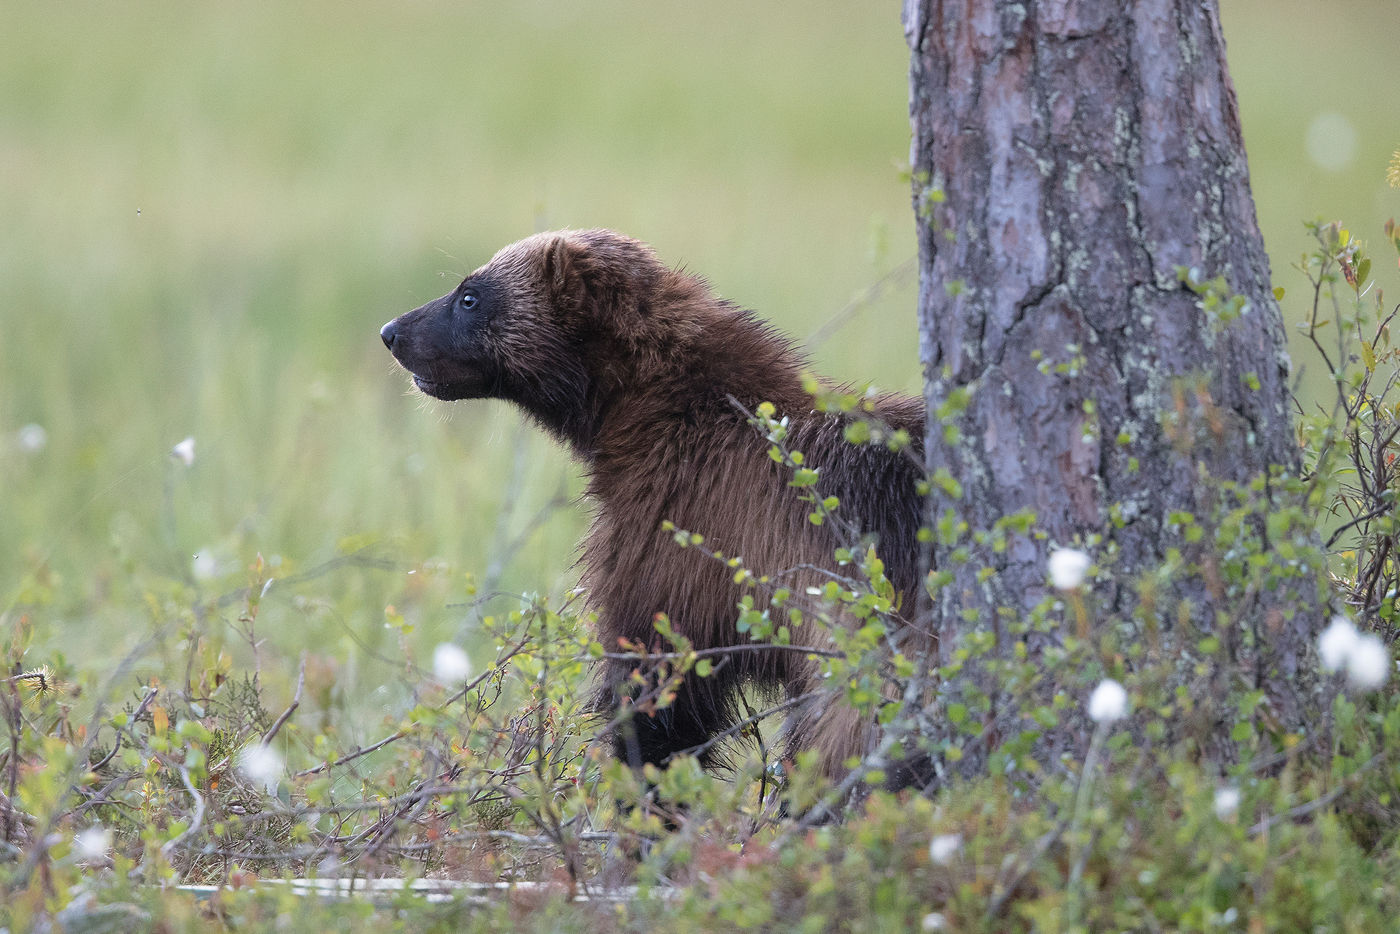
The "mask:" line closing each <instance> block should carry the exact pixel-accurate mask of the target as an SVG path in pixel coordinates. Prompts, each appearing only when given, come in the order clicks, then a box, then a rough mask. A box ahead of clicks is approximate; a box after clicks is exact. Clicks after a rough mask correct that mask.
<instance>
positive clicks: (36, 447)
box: [15, 422, 49, 454]
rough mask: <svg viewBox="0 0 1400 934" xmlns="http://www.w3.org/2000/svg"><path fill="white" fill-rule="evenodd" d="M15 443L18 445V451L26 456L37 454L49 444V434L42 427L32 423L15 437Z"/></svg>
mask: <svg viewBox="0 0 1400 934" xmlns="http://www.w3.org/2000/svg"><path fill="white" fill-rule="evenodd" d="M15 441H16V442H18V443H19V449H20V450H21V451H23V452H24V453H26V454H38V453H39V452H40V451H42V450H43V449H44V448H45V447H47V446H48V443H49V433H48V432H47V431H45V430H44V426H43V425H36V424H34V423H33V422H31V423H29V424H28V425H25V426H24V427H23V428H21V429H20V430H19V433H18V434H16V435H15Z"/></svg>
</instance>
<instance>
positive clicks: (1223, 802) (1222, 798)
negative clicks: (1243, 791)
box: [1215, 785, 1240, 820]
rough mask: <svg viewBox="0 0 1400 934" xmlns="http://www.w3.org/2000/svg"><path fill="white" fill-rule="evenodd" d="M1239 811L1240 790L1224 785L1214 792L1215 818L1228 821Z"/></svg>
mask: <svg viewBox="0 0 1400 934" xmlns="http://www.w3.org/2000/svg"><path fill="white" fill-rule="evenodd" d="M1239 809H1240V790H1239V789H1238V788H1236V787H1235V786H1234V785H1226V786H1225V787H1223V788H1217V789H1216V790H1215V816H1216V817H1218V818H1220V819H1221V820H1229V819H1230V818H1232V817H1234V816H1235V812H1236V811H1238V810H1239Z"/></svg>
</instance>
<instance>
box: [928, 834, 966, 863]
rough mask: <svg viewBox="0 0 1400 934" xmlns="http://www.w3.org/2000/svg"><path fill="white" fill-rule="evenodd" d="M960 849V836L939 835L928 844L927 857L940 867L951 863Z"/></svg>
mask: <svg viewBox="0 0 1400 934" xmlns="http://www.w3.org/2000/svg"><path fill="white" fill-rule="evenodd" d="M960 849H962V834H960V833H941V834H939V835H938V836H936V837H934V838H933V839H932V840H930V841H929V842H928V856H929V859H931V860H933V861H934V862H935V863H937V864H938V865H940V866H946V865H948V864H949V863H950V862H952V860H953V857H954V856H955V855H957V852H958V850H960Z"/></svg>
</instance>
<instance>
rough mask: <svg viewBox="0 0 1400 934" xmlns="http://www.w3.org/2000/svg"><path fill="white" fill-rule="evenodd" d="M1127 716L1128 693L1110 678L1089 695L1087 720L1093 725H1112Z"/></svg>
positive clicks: (1100, 683) (1104, 680) (1101, 682)
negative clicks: (1091, 721) (1092, 722)
mask: <svg viewBox="0 0 1400 934" xmlns="http://www.w3.org/2000/svg"><path fill="white" fill-rule="evenodd" d="M1127 715H1128V692H1127V691H1125V690H1123V685H1121V684H1119V683H1118V682H1117V681H1114V680H1113V679H1112V678H1105V679H1103V680H1102V681H1100V682H1099V686H1098V687H1096V688H1094V693H1092V694H1090V695H1089V718H1090V719H1091V720H1093V721H1094V722H1095V723H1112V722H1113V721H1114V720H1121V719H1123V718H1124V717H1126V716H1127Z"/></svg>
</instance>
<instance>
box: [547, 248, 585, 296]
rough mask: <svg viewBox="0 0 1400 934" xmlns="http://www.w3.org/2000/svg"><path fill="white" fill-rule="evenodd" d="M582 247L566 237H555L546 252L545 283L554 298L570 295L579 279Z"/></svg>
mask: <svg viewBox="0 0 1400 934" xmlns="http://www.w3.org/2000/svg"><path fill="white" fill-rule="evenodd" d="M579 252H580V247H579V246H578V245H577V244H575V243H570V242H569V238H568V237H565V236H558V237H555V238H554V239H553V240H551V241H550V242H549V245H548V246H547V247H545V251H544V281H545V285H546V286H547V287H548V288H549V292H550V294H551V295H554V296H562V295H566V294H568V293H569V292H570V291H571V289H570V287H571V286H573V285H574V284H575V282H576V280H577V279H578V276H579V273H580V272H581V270H580V269H579V262H578V260H579Z"/></svg>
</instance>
